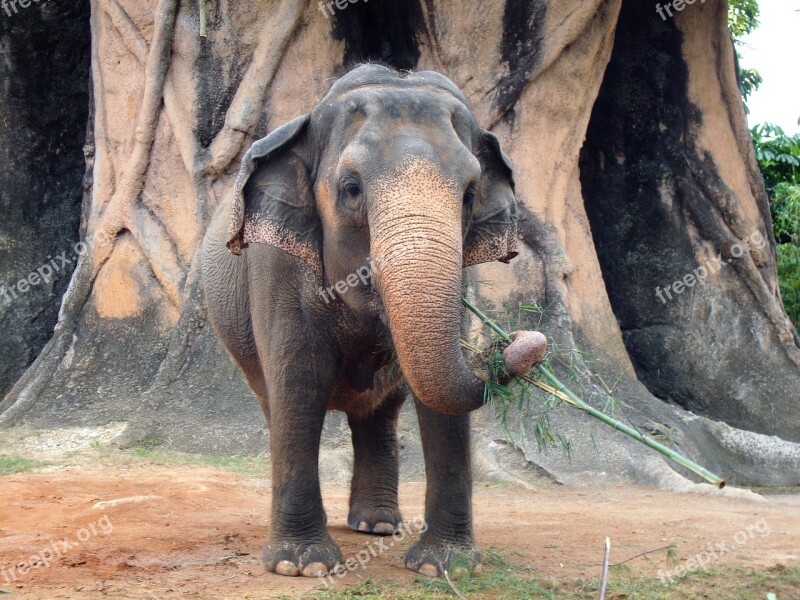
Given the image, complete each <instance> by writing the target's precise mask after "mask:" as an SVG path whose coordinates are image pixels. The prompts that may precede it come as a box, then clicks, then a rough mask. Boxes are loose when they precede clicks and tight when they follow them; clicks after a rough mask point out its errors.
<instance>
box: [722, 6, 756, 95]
mask: <svg viewBox="0 0 800 600" xmlns="http://www.w3.org/2000/svg"><path fill="white" fill-rule="evenodd" d="M758 15H759V8H758V0H731V1H730V3H729V4H728V30H729V31H730V32H731V37H732V38H733V41H734V44H735V45H736V46H739V45H741V44H742V43H743V42H742V38H744V36H746V35H747V34H748V33H750V32H751V31H753V30H754V29H756V27H758ZM736 59H737V62H738V63H740V62H741V60H742V56H741V54H740V53H739V49H738V48H737V49H736ZM762 81H763V79H762V77H761V74H760V73H759V72H758V71H757V70H755V69H750V68H746V67H742V66H741V64H739V89H740V91H741V92H742V97H744V99H745V100H747V99H748V98H749V97H750V94H752V93H753V92H754V91H756V90H757V89H758V86H760V85H761V83H762Z"/></svg>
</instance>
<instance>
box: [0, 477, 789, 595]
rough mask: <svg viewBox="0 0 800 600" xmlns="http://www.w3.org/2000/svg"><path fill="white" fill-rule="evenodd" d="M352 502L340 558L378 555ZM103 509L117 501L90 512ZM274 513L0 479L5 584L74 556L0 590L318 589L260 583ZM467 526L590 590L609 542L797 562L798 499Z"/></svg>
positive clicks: (292, 582) (213, 495)
mask: <svg viewBox="0 0 800 600" xmlns="http://www.w3.org/2000/svg"><path fill="white" fill-rule="evenodd" d="M423 495H424V486H423V485H422V484H417V483H410V484H405V485H403V486H402V490H401V506H402V509H403V514H404V516H405V517H406V519H407V520H409V521H411V520H412V519H413V518H414V517H416V516H417V515H419V514H420V512H421V511H422V506H423ZM137 496H138V497H140V498H138V499H136V498H135V497H137ZM143 496H144V498H142V497H143ZM347 496H348V490H347V486H345V485H338V484H337V485H326V486H324V497H325V504H326V507H327V511H328V517H329V519H328V522H329V525H330V531H331V533H332V535H333V537H334V539H335V540H336V541H337V542H338V543H339V544H340V546H341V548H342V551H343V553H344V555H345V557H349V556H353V555H354V554H356V553H357V552H358V551H359V550H362V549H363V548H364V547H365V544H373V547H376V542H377V540H376V538H374V537H370V536H365V535H362V534H356V533H354V532H352V531H350V530H349V529H347V527H346V525H345V519H346V516H347V512H346V511H347ZM109 501H117V502H111V503H110V504H106V505H103V504H101V505H99V506H98V503H99V502H105V503H109ZM269 512H270V493H269V482H267V481H265V480H263V479H256V478H253V477H247V476H241V475H235V474H232V473H230V472H227V471H223V470H217V469H210V468H200V467H192V466H186V465H152V464H147V463H145V464H142V463H134V464H132V465H102V466H98V467H96V468H90V467H87V466H78V467H69V468H66V469H62V470H56V471H53V472H41V471H40V472H33V473H25V474H18V475H12V476H7V477H3V478H0V569H3V568H5V569H6V571H5V575H6V576H10V575H11V574H10V572H9V569H8V568H9V566H11V565H15V564H19V563H20V562H22V561H30V557H31V556H32V555H34V554H36V553H38V552H39V551H40V550H43V549H46V548H52V545H53V543H54V542H56V541H59V542H60V541H61V540H63V539H65V538H66V539H67V541H68V542H70V543H73V544H75V543H76V545H74V546H72V547H71V548H69V549H66V550H64V551H63V552H62V556H61V557H60V558H54V559H53V560H52V561H50V566H49V567H46V566H44V565H40V566H39V567H37V568H35V569H31V570H29V571H27V572H25V573H24V574H22V573H20V572H19V570H17V571H16V572H15V573H14V575H16V580H14V581H11V582H6V581H5V580H4V578H3V575H4V574H3V573H2V572H0V588H3V589H6V590H10V591H12V592H13V595H12V596H9V597H10V598H47V599H55V598H76V597H80V598H84V597H87V598H95V597H98V598H100V597H104V598H109V597H111V598H172V597H181V598H244V597H247V598H273V597H277V596H280V595H281V594H286V595H289V596H296V595H298V594H299V593H301V592H302V591H305V590H311V589H312V588H314V587H318V586H320V582H319V581H318V580H313V579H311V580H309V579H302V578H296V579H291V578H285V577H278V576H275V575H271V574H266V573H265V572H264V569H263V568H262V567H261V564H260V560H259V552H260V548H261V546H262V543H263V542H264V539H265V537H266V534H267V530H268V527H269V519H268V516H269ZM103 515H106V516H107V520H102V519H103ZM475 519H476V523H477V536H478V539H479V542H480V544H481V545H482V546H483V547H484V548H488V547H496V548H499V549H500V550H501V551H502V552H503V553H507V554H508V556H513V557H514V559H515V560H518V561H521V562H523V563H525V564H528V565H530V566H532V567H534V568H535V569H536V571H537V572H538V573H539V574H541V575H542V576H543V577H547V578H553V579H558V580H567V579H570V580H571V579H575V578H577V577H586V578H591V577H596V576H597V574H598V573H599V569H600V567H599V563H600V562H601V560H602V548H603V540H604V539H605V537H606V536H608V537H610V538H611V542H612V557H611V558H612V562H617V561H622V560H625V559H627V558H629V557H631V556H634V555H636V554H639V553H640V552H645V551H647V550H652V549H655V548H659V547H661V546H666V545H669V544H676V545H677V546H678V554H679V560H680V561H681V562H682V561H685V560H688V559H689V558H691V557H692V556H694V555H696V554H697V553H699V552H701V551H703V550H706V549H707V548H708V547H709V545H714V546H717V545H718V544H723V545H725V546H726V547H727V549H728V552H727V553H726V554H725V556H722V557H720V558H719V559H718V560H717V561H715V563H714V564H715V565H718V566H724V565H748V566H764V567H769V566H773V565H775V564H797V563H798V562H800V497H798V496H773V497H769V498H767V499H766V501H764V502H758V501H754V500H749V499H733V498H724V497H708V496H700V495H695V494H670V493H664V492H659V491H656V490H652V489H645V488H631V487H592V488H563V487H559V486H546V487H543V488H541V489H536V490H526V489H522V488H520V487H510V486H507V485H502V486H501V485H483V484H481V485H478V486H476V493H475ZM92 527H94V532H93V531H92ZM112 528H113V529H112ZM748 531H749V533H747V532H748ZM742 532H744V533H742ZM79 538H83V539H85V541H83V542H79ZM87 538H88V539H87ZM745 538H746V539H745ZM737 540H738V541H744V543H742V544H737V543H736V541H737ZM409 543H411V538H410V537H409V538H406V539H405V540H403V541H401V542H398V543H394V544H393V545H391V543H390V542H389V543H387V545H391V547H390V548H389V549H388V550H387V551H385V552H383V553H382V554H379V555H378V556H377V557H376V558H373V559H372V560H371V561H370V562H369V564H368V565H367V566H366V567H365V568H363V569H362V568H358V569H356V570H354V571H353V572H352V573H349V574H348V575H347V576H346V577H344V578H343V579H342V581H340V582H336V583H335V585H336V586H342V585H352V584H356V583H358V582H359V581H360V580H361V579H364V578H367V577H371V578H375V579H378V580H382V579H394V580H396V581H403V580H404V579H405V578H408V577H409V576H410V575H409V573H408V572H407V571H406V570H405V569H404V568H403V567H402V560H401V557H402V553H403V550H404V549H405V548H406V547H407V546H408V545H409ZM56 547H58V548H59V550H61V546H60V544H57V545H56ZM628 564H629V565H630V566H631V567H632V568H633V569H634V570H635V572H636V573H637V574H639V575H641V576H643V577H648V576H655V575H656V571H657V570H658V569H659V568H664V569H665V568H667V564H666V558H665V553H664V552H660V553H658V554H654V555H652V556H651V557H650V560H643V559H641V558H639V559H636V560H634V561H631V562H630V563H628ZM679 564H680V563H679Z"/></svg>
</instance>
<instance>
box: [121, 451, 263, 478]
mask: <svg viewBox="0 0 800 600" xmlns="http://www.w3.org/2000/svg"><path fill="white" fill-rule="evenodd" d="M124 452H125V454H126V455H127V456H129V457H132V458H135V459H139V460H146V461H148V462H152V463H156V464H159V465H174V464H179V465H187V466H197V467H211V468H217V469H224V470H226V471H232V472H234V473H238V474H240V475H262V476H264V475H268V474H269V470H268V468H269V462H268V461H267V459H266V458H263V457H256V456H205V455H202V454H184V453H181V452H175V453H169V452H157V451H155V450H149V449H147V448H141V447H133V448H130V449H129V450H126V451H124Z"/></svg>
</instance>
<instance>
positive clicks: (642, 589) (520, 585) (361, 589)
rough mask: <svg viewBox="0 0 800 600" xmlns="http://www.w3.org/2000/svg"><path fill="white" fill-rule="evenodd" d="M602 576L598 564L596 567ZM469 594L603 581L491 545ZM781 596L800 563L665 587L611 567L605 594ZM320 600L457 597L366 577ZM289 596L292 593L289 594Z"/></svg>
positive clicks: (548, 594) (789, 590)
mask: <svg viewBox="0 0 800 600" xmlns="http://www.w3.org/2000/svg"><path fill="white" fill-rule="evenodd" d="M593 570H596V571H597V572H598V575H599V571H600V568H599V566H598V567H597V568H596V569H593ZM453 584H454V585H455V586H456V587H457V588H458V590H459V592H460V593H461V594H463V595H464V596H466V597H467V598H470V599H473V598H487V599H491V600H517V599H519V598H526V599H542V600H562V599H563V600H596V599H597V598H598V595H599V591H600V580H599V577H598V578H593V579H588V580H586V579H578V580H572V581H557V580H551V579H547V578H542V577H540V576H539V575H538V574H537V573H536V571H535V570H534V569H533V568H531V567H530V566H527V565H524V564H517V563H516V562H511V561H509V560H508V559H506V558H504V557H503V555H501V553H500V552H498V551H497V550H495V549H489V550H488V551H487V552H486V556H485V559H484V572H483V573H482V574H480V575H474V576H471V577H468V578H464V579H460V580H458V581H455V582H453ZM768 594H774V597H775V598H776V599H777V600H791V599H794V598H800V565H798V566H791V567H784V566H777V567H773V568H770V569H751V568H731V567H720V568H715V569H707V570H697V571H693V572H692V573H690V574H688V575H685V576H683V577H680V578H675V579H674V581H673V582H672V583H669V584H667V585H665V584H664V583H663V582H662V581H661V580H660V579H658V578H653V577H644V576H641V575H637V573H636V571H635V570H634V568H632V567H630V566H628V565H622V566H619V567H612V568H611V570H610V571H609V576H608V585H607V587H606V598H607V599H615V600H619V599H622V598H625V599H626V600H665V599H668V600H695V599H697V598H714V600H741V599H742V598H752V599H755V600H767V598H771V597H773V596H768ZM303 597H304V598H316V599H319V600H352V599H359V600H424V599H429V598H430V599H433V600H437V599H450V598H457V595H456V593H455V592H454V591H453V589H452V588H451V587H450V584H449V583H448V582H447V581H446V580H444V579H442V578H437V579H428V578H427V577H415V578H414V579H412V580H411V581H410V582H408V583H401V582H398V581H395V580H388V581H376V580H375V579H372V578H370V579H366V580H364V581H362V582H361V583H359V584H358V585H355V586H352V587H348V588H341V589H331V590H320V591H317V592H309V593H306V594H304V595H303ZM284 598H286V599H289V598H290V596H284Z"/></svg>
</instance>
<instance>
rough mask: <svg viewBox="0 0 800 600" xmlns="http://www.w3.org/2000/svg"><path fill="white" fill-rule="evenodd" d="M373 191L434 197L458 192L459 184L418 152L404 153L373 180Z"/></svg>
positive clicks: (389, 195) (388, 196) (384, 195)
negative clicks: (399, 159)
mask: <svg viewBox="0 0 800 600" xmlns="http://www.w3.org/2000/svg"><path fill="white" fill-rule="evenodd" d="M373 185H374V187H373V191H374V193H375V194H379V195H380V196H381V197H382V198H384V199H386V200H389V199H392V198H403V199H404V200H406V201H407V200H409V199H411V198H414V197H416V198H419V199H420V200H423V201H425V200H430V199H431V198H435V197H452V196H459V195H460V185H459V183H458V182H457V181H454V180H453V179H451V178H450V177H448V176H447V175H445V173H444V172H442V169H441V168H440V167H439V166H438V165H436V164H434V163H433V162H431V161H430V160H428V159H426V158H424V157H420V156H408V157H406V158H404V159H403V160H402V161H401V162H400V163H398V164H397V165H395V167H394V168H392V169H391V170H390V171H388V172H387V173H385V174H384V175H383V176H381V177H378V178H376V179H375V181H374V184H373Z"/></svg>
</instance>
